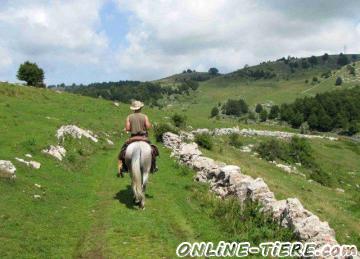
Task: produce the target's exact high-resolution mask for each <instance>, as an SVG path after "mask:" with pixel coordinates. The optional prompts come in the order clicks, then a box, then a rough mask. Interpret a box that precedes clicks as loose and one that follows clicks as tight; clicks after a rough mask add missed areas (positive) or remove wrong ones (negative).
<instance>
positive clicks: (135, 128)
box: [129, 112, 147, 135]
mask: <svg viewBox="0 0 360 259" xmlns="http://www.w3.org/2000/svg"><path fill="white" fill-rule="evenodd" d="M129 121H130V133H131V135H139V134H140V135H142V134H146V132H147V130H146V117H145V115H144V114H142V113H140V112H139V113H133V114H131V115H129Z"/></svg>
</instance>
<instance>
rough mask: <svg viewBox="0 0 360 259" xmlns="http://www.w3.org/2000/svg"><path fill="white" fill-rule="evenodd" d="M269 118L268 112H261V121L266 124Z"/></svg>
mask: <svg viewBox="0 0 360 259" xmlns="http://www.w3.org/2000/svg"><path fill="white" fill-rule="evenodd" d="M267 117H268V113H267V111H266V110H265V109H264V110H262V111H261V112H260V121H262V122H264V121H266V120H267Z"/></svg>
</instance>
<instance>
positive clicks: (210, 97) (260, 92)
mask: <svg viewBox="0 0 360 259" xmlns="http://www.w3.org/2000/svg"><path fill="white" fill-rule="evenodd" d="M351 57H352V55H348V58H349V59H351ZM337 58H338V56H336V55H331V56H329V60H328V62H326V63H319V64H318V65H314V66H313V67H309V68H307V69H303V68H301V67H298V68H297V69H296V70H295V72H294V73H292V72H291V68H289V65H288V64H285V63H284V61H282V60H280V61H275V62H267V63H263V64H260V65H258V66H253V67H249V68H244V69H241V70H238V71H235V72H233V73H230V74H225V75H222V76H219V77H216V78H213V79H210V80H207V81H204V82H200V87H199V88H198V90H197V91H196V92H195V93H194V94H192V95H191V96H180V97H178V98H177V99H175V100H171V101H170V102H168V103H167V104H165V107H166V108H165V110H166V111H173V112H175V111H179V112H182V113H183V114H184V115H186V116H187V117H188V118H189V120H190V122H191V124H192V125H194V126H197V125H199V124H203V125H204V124H205V125H209V126H210V127H214V126H215V125H218V124H219V123H218V122H217V121H216V120H215V119H211V120H210V119H209V115H210V111H211V109H212V108H213V107H214V106H216V105H218V104H223V103H224V102H226V100H228V99H240V98H242V99H244V100H245V101H246V102H247V103H248V104H249V105H250V106H251V108H252V109H254V107H255V105H256V104H257V103H261V104H282V103H289V102H292V101H294V100H295V99H296V98H302V97H305V96H314V95H316V94H317V93H322V92H326V91H332V90H336V89H343V88H351V87H354V86H355V85H360V77H359V75H360V71H359V69H360V62H358V61H357V62H354V65H355V70H356V71H357V72H358V73H357V74H356V76H352V75H350V74H349V72H348V70H347V68H346V66H343V67H338V66H337V65H336V60H337ZM318 60H321V57H318ZM293 62H294V61H293ZM297 62H300V61H299V60H298V61H297ZM319 62H320V61H319ZM330 69H331V70H330ZM247 70H252V71H255V70H264V71H265V70H267V71H271V72H274V73H275V74H276V77H273V78H268V79H263V78H261V79H257V80H256V79H254V78H252V77H249V76H247V75H246V72H245V71H247ZM329 71H330V72H329ZM324 73H328V75H327V77H325V76H324ZM338 76H340V77H342V78H343V84H342V85H341V86H335V81H336V79H337V77H338ZM314 77H316V78H317V81H316V82H313V78H314ZM194 112H196V115H197V116H196V117H194V116H193V115H192V114H194ZM221 123H222V124H223V125H228V126H231V125H237V124H239V122H238V121H237V120H233V119H224V120H222V122H221ZM240 124H241V123H240ZM243 126H246V125H243ZM252 126H253V125H252ZM255 127H260V128H261V127H263V126H262V125H255ZM275 128H276V127H275ZM284 130H289V129H288V128H286V127H285V128H284Z"/></svg>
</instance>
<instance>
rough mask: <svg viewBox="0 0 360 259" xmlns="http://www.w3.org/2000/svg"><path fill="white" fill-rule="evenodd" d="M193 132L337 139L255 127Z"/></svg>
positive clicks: (216, 134) (215, 134)
mask: <svg viewBox="0 0 360 259" xmlns="http://www.w3.org/2000/svg"><path fill="white" fill-rule="evenodd" d="M191 133H192V134H195V135H196V134H204V133H206V134H210V135H214V136H223V135H230V134H234V133H235V134H239V135H242V136H247V137H252V136H264V137H275V138H282V139H289V138H292V137H293V136H298V137H300V138H308V139H314V138H320V139H328V140H332V141H333V140H337V139H338V138H336V137H329V136H323V135H308V134H297V133H291V132H284V131H270V130H254V129H241V130H240V129H239V128H237V127H234V128H217V129H214V130H209V129H197V130H193V131H191Z"/></svg>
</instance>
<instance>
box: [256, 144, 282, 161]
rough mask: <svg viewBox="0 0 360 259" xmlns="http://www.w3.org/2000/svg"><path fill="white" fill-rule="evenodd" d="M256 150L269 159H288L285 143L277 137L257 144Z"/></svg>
mask: <svg viewBox="0 0 360 259" xmlns="http://www.w3.org/2000/svg"><path fill="white" fill-rule="evenodd" d="M256 152H257V153H259V155H260V156H261V157H262V158H264V159H266V160H268V161H273V160H276V159H281V160H287V159H286V152H285V148H284V145H283V144H282V143H281V142H280V141H278V140H276V139H271V140H269V141H265V142H261V143H260V144H259V145H258V146H257V148H256Z"/></svg>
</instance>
